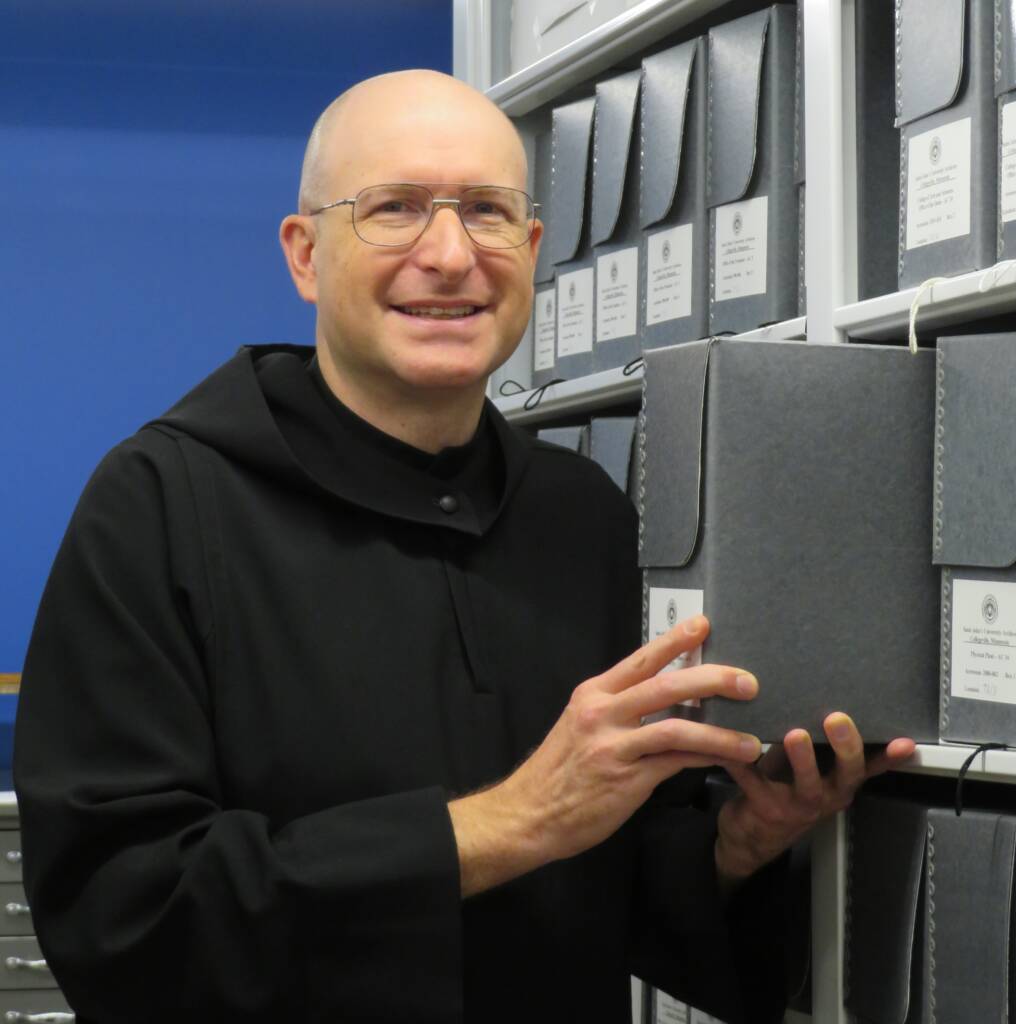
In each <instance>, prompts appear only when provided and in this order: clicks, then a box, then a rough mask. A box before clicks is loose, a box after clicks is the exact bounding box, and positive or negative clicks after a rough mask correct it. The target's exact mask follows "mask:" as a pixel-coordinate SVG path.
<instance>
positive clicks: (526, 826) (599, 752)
mask: <svg viewBox="0 0 1016 1024" xmlns="http://www.w3.org/2000/svg"><path fill="white" fill-rule="evenodd" d="M708 631H709V623H708V621H707V620H706V618H705V617H704V616H697V617H696V618H693V619H689V620H688V621H686V622H683V623H679V624H678V625H677V626H675V627H674V628H673V629H671V630H670V631H669V632H668V633H665V634H664V635H662V636H660V637H657V638H656V639H655V640H653V641H651V642H650V643H648V644H646V645H645V646H644V647H642V648H640V649H639V650H637V651H635V653H634V654H631V655H629V656H628V657H627V658H625V659H624V660H623V661H621V662H618V664H616V665H615V666H614V667H613V668H610V669H608V670H607V671H606V672H604V673H603V674H602V675H598V676H594V677H593V678H591V679H587V680H586V681H585V682H583V683H581V684H580V685H579V686H578V687H576V689H575V691H574V692H573V694H572V697H571V700H570V701H569V703H568V706H567V707H566V708H565V710H564V713H563V714H562V715H561V717H560V718H559V719H558V720H557V722H556V723H555V724H554V726H553V728H552V729H551V730H550V732H549V733H548V734H547V737H546V739H544V741H543V742H542V743H541V744H540V746H539V747H537V748H536V750H535V751H534V752H533V753H532V754H531V755H530V757H529V758H528V759H527V760H526V761H524V762H523V763H522V765H520V766H519V768H517V769H516V770H515V772H513V773H512V774H511V775H509V776H508V778H506V779H504V780H503V781H502V782H500V783H498V784H497V785H495V786H492V787H490V788H489V789H485V790H481V791H480V792H478V793H473V794H471V795H470V796H466V797H463V798H462V799H460V800H454V801H452V802H451V803H450V804H449V805H448V809H449V813H450V814H451V819H452V826H453V828H454V830H455V839H456V842H457V843H458V847H459V861H460V866H461V878H462V895H463V896H464V897H465V896H470V895H473V894H475V893H478V892H482V891H483V890H485V889H489V888H492V887H493V886H495V885H499V884H501V883H502V882H506V881H508V880H509V879H511V878H515V877H517V876H518V875H521V874H524V873H525V872H527V871H532V870H534V869H535V868H537V867H540V866H541V865H543V864H546V863H549V862H550V861H554V860H560V859H562V858H565V857H571V856H574V855H575V854H577V853H581V852H582V851H583V850H587V849H589V848H590V847H592V846H595V845H596V844H597V843H600V842H602V841H603V840H604V839H606V838H607V837H608V836H609V835H611V834H613V833H614V832H615V831H616V830H617V829H618V828H620V826H621V825H622V824H624V822H625V821H627V820H628V818H630V817H631V816H632V814H634V813H635V811H636V810H638V808H639V807H640V806H641V805H642V804H643V803H644V802H645V801H646V800H647V799H648V798H649V795H650V794H651V793H652V791H653V790H654V789H655V788H656V786H657V785H659V783H660V782H662V781H663V780H664V779H666V778H669V777H670V776H672V775H676V774H677V773H678V772H679V771H681V770H682V769H683V768H700V767H705V766H708V765H713V764H717V763H721V762H740V763H742V764H751V763H752V762H753V761H755V760H756V759H757V758H758V756H759V754H760V753H761V749H762V748H761V744H760V743H759V740H758V738H757V737H755V736H749V735H746V734H744V733H739V732H734V731H732V730H730V729H721V728H719V727H717V726H712V725H705V724H704V723H701V722H692V721H688V720H686V719H678V718H666V719H664V720H662V721H657V722H652V723H649V724H646V725H642V719H643V718H644V717H645V716H647V715H652V714H654V713H656V712H659V711H663V710H665V709H666V708H668V707H671V706H673V705H674V704H679V703H681V702H682V701H686V700H691V699H703V698H706V697H714V696H722V697H728V698H731V699H734V700H750V699H751V698H752V697H754V696H755V694H756V693H757V692H758V683H757V681H756V680H755V677H754V676H753V675H751V673H749V672H746V671H745V670H743V669H737V668H730V667H728V666H723V665H700V666H697V667H695V668H685V669H678V670H666V671H664V670H665V669H666V666H668V665H669V664H670V663H671V662H672V661H674V659H675V658H677V657H679V656H680V655H681V654H684V653H687V652H688V651H691V650H693V649H694V648H696V647H698V646H700V645H701V644H702V642H703V641H704V640H705V638H706V635H707V633H708Z"/></svg>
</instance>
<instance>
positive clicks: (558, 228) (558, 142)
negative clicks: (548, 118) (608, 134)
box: [547, 97, 596, 379]
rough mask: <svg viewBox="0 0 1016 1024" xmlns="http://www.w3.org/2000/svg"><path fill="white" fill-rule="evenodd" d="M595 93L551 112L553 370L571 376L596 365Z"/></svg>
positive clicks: (550, 234) (568, 377)
mask: <svg viewBox="0 0 1016 1024" xmlns="http://www.w3.org/2000/svg"><path fill="white" fill-rule="evenodd" d="M595 109H596V99H595V97H590V98H589V99H584V100H578V101H576V102H575V103H569V104H567V105H566V106H563V107H555V108H554V113H553V124H554V128H553V133H554V134H553V141H552V144H551V186H550V197H551V211H550V227H549V230H548V234H547V241H548V243H549V245H550V260H551V262H552V263H553V264H554V267H555V268H556V269H555V274H556V280H557V309H556V313H557V354H556V358H555V361H554V367H555V373H556V375H557V376H559V377H565V378H567V379H570V378H573V377H581V376H583V375H584V374H587V373H591V372H592V369H593V338H594V336H595V332H596V324H595V318H596V291H595V288H594V284H593V273H594V272H593V248H592V245H591V244H590V241H589V237H590V229H589V220H590V218H589V207H590V198H591V196H590V194H591V192H592V187H591V183H592V174H591V173H590V172H589V164H590V152H589V150H590V143H591V140H592V134H593V113H594V111H595Z"/></svg>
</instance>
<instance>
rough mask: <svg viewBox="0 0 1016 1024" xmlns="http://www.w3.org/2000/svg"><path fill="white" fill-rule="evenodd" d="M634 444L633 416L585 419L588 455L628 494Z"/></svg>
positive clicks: (629, 492)
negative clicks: (587, 425) (587, 432)
mask: <svg viewBox="0 0 1016 1024" xmlns="http://www.w3.org/2000/svg"><path fill="white" fill-rule="evenodd" d="M634 443H635V417H634V416H594V417H593V418H592V419H591V420H590V421H589V457H590V458H591V459H592V460H593V462H595V463H597V464H598V465H599V466H600V467H601V468H602V469H603V470H605V472H606V473H607V476H609V477H610V479H611V480H613V481H614V483H615V484H617V486H618V487H620V488H621V490H622V491H624V492H625V493H626V494H629V495H630V494H631V493H632V492H631V487H630V484H631V479H632V476H633V474H632V449H633V446H634Z"/></svg>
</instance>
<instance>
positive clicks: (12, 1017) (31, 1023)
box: [4, 1010, 74, 1024]
mask: <svg viewBox="0 0 1016 1024" xmlns="http://www.w3.org/2000/svg"><path fill="white" fill-rule="evenodd" d="M4 1020H5V1021H6V1022H7V1024H74V1014H73V1013H65V1012H63V1011H62V1010H58V1011H55V1012H52V1013H22V1012H21V1011H20V1010H8V1011H7V1012H6V1013H5V1014H4Z"/></svg>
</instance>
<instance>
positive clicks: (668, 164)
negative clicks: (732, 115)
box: [639, 38, 709, 348]
mask: <svg viewBox="0 0 1016 1024" xmlns="http://www.w3.org/2000/svg"><path fill="white" fill-rule="evenodd" d="M706 55H707V48H706V43H705V39H702V38H699V39H691V40H689V41H688V42H686V43H682V44H681V45H680V46H674V47H672V48H671V49H669V50H664V51H663V52H661V53H657V54H654V55H653V56H651V57H646V59H645V60H643V61H642V102H641V104H640V106H639V110H640V114H641V120H642V127H641V136H642V169H641V177H640V188H639V222H640V225H641V227H642V231H643V235H642V253H641V255H640V259H639V263H640V274H641V279H642V281H641V286H640V293H641V294H640V302H639V323H640V325H641V331H642V347H643V348H660V347H661V346H663V345H674V344H676V343H677V342H679V341H694V340H697V339H699V338H704V337H705V336H706V335H707V334H708V333H709V247H708V245H706V244H705V241H706V239H707V238H708V236H709V214H708V211H707V209H706V89H707V84H708V83H707V73H706V72H707V68H706Z"/></svg>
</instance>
